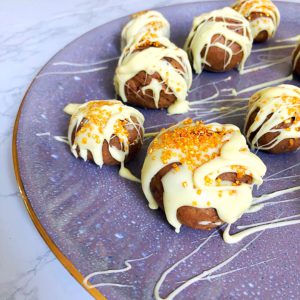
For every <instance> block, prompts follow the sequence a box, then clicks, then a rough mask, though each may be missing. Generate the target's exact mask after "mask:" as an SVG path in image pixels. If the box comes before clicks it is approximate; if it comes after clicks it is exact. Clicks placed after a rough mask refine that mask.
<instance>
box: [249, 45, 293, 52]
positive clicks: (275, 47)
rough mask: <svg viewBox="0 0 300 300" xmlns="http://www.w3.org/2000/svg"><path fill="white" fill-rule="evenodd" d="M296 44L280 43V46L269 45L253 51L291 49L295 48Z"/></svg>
mask: <svg viewBox="0 0 300 300" xmlns="http://www.w3.org/2000/svg"><path fill="white" fill-rule="evenodd" d="M294 46H295V45H280V46H268V47H265V48H259V49H254V50H252V53H258V52H265V51H273V50H281V49H289V48H294Z"/></svg>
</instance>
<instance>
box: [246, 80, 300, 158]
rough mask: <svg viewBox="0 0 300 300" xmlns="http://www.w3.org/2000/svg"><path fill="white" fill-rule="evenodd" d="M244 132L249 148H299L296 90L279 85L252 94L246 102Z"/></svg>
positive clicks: (299, 110)
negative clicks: (246, 110)
mask: <svg viewBox="0 0 300 300" xmlns="http://www.w3.org/2000/svg"><path fill="white" fill-rule="evenodd" d="M245 134H246V137H247V140H248V142H249V144H250V145H251V147H252V148H253V149H254V148H256V149H259V150H264V151H267V152H271V153H284V152H291V151H295V150H297V149H298V148H299V147H300V89H299V88H298V87H296V86H293V85H288V84H283V85H279V86H277V87H269V88H266V89H263V90H261V91H258V92H257V93H255V94H254V95H253V96H252V97H251V98H250V101H249V111H248V114H247V118H246V124H245Z"/></svg>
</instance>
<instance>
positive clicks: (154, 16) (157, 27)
mask: <svg viewBox="0 0 300 300" xmlns="http://www.w3.org/2000/svg"><path fill="white" fill-rule="evenodd" d="M146 32H149V33H154V34H156V35H157V36H161V37H166V38H169V37H170V24H169V22H168V21H167V20H166V19H165V17H164V16H163V15H162V14H161V13H160V12H158V11H155V10H148V11H141V12H139V13H136V14H134V15H132V19H131V20H130V21H129V22H128V23H127V24H126V25H125V27H124V28H123V30H122V35H121V48H122V49H123V48H125V47H126V45H127V44H128V43H129V42H130V40H131V39H132V38H134V37H135V36H136V35H137V34H140V33H146Z"/></svg>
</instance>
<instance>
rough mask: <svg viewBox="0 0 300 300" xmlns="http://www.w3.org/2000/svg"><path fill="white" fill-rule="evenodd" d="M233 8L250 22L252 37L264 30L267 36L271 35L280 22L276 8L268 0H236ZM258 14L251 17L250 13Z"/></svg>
mask: <svg viewBox="0 0 300 300" xmlns="http://www.w3.org/2000/svg"><path fill="white" fill-rule="evenodd" d="M232 7H233V9H235V10H236V11H238V12H239V13H240V14H242V15H243V16H244V17H245V18H246V19H247V20H248V21H249V23H250V27H251V31H252V35H253V38H254V39H255V38H256V37H257V35H258V34H259V33H260V32H262V31H266V32H267V33H268V38H270V37H273V36H274V34H275V32H276V30H277V28H278V26H279V23H280V13H279V10H278V8H277V7H276V6H275V5H274V4H273V2H272V1H270V0H238V1H237V2H236V3H235V4H233V6H232ZM254 13H256V14H259V15H258V16H257V17H255V18H253V16H251V14H254Z"/></svg>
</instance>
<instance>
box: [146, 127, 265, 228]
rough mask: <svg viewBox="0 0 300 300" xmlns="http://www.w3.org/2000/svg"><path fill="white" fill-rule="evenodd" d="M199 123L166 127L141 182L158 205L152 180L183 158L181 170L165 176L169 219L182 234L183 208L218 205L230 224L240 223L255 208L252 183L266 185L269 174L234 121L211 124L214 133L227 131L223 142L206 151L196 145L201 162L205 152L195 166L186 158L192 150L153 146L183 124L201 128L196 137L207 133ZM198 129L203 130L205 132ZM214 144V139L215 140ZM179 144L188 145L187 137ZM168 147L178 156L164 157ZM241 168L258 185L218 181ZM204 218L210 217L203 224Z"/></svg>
mask: <svg viewBox="0 0 300 300" xmlns="http://www.w3.org/2000/svg"><path fill="white" fill-rule="evenodd" d="M195 124H196V123H191V124H186V123H185V122H181V123H179V124H177V125H175V126H172V127H170V128H169V129H167V130H164V131H162V132H161V133H160V134H159V135H158V136H157V137H156V138H155V139H154V140H153V141H152V143H151V144H150V146H149V149H148V154H147V156H146V159H145V162H144V165H143V168H142V178H141V180H142V188H143V191H144V194H145V196H146V198H147V200H148V202H149V207H150V208H152V209H157V208H158V204H157V202H156V200H155V199H154V197H153V195H152V192H151V189H150V183H151V180H152V178H153V177H154V176H155V175H156V174H157V173H158V172H159V171H160V170H161V169H162V168H163V167H165V166H166V165H169V164H174V163H176V162H181V165H179V166H178V167H177V170H176V169H175V170H171V171H170V172H168V173H167V174H166V175H165V176H163V178H162V185H163V188H164V194H163V203H164V209H165V214H166V217H167V220H168V222H169V223H170V224H171V225H172V226H174V227H175V230H176V232H179V230H180V227H181V224H180V222H179V221H178V219H177V216H176V214H177V210H178V209H179V208H180V207H182V206H193V207H197V208H209V207H211V208H215V209H216V210H217V213H218V216H219V217H220V219H221V220H223V221H224V222H227V223H233V222H235V221H236V220H237V219H238V218H240V217H241V215H242V214H243V213H244V212H245V211H246V210H247V209H249V207H250V205H251V202H252V186H253V184H258V185H260V184H261V183H262V176H263V175H264V174H265V172H266V166H265V165H264V163H263V162H262V161H261V160H260V159H259V158H258V157H257V156H256V155H254V154H253V153H251V152H250V151H249V149H248V147H247V144H246V140H245V138H244V136H243V135H242V134H241V133H240V130H239V129H238V128H237V127H236V126H234V125H230V124H227V125H221V124H218V123H212V124H208V125H205V128H206V129H207V130H208V132H210V133H209V134H212V135H214V134H216V135H218V134H219V132H223V135H222V137H221V139H222V140H221V141H220V143H217V145H216V144H212V146H208V148H207V149H206V151H203V150H200V151H199V149H198V148H197V149H194V150H195V152H193V153H196V155H200V160H199V156H196V159H198V161H197V162H196V164H197V165H198V166H196V167H195V168H193V164H192V166H191V164H189V160H186V156H185V155H186V154H184V152H183V151H182V149H181V148H180V147H178V148H176V149H175V148H173V149H168V147H164V148H163V149H161V148H160V147H157V146H155V147H153V145H155V144H156V145H157V144H158V143H159V141H160V139H161V138H162V137H163V136H164V135H165V134H166V133H167V134H168V133H169V132H175V130H177V129H178V128H179V129H180V128H184V127H186V126H190V127H191V129H192V130H194V128H196V129H195V130H196V132H197V133H196V136H198V134H201V129H197V125H195ZM194 126H196V127H194ZM197 130H200V131H199V132H200V133H199V132H198V131H197ZM208 136H209V135H208ZM199 138H201V137H199ZM209 139H210V138H209ZM210 142H211V140H209V143H210ZM179 143H180V144H185V142H184V140H183V141H182V142H179ZM201 143H202V142H201ZM166 148H167V149H166ZM164 151H171V153H172V154H171V155H170V156H169V158H167V159H166V158H165V157H164V155H165V154H164V153H165V152H164ZM207 156H209V158H207ZM236 167H238V168H242V169H243V170H244V174H247V175H249V176H252V178H253V183H252V184H246V183H240V184H237V185H235V184H233V183H232V182H228V181H222V184H218V180H217V177H218V176H219V175H220V174H223V173H227V172H234V171H233V168H236ZM199 190H200V193H199ZM220 195H221V196H220ZM203 221H206V220H202V221H201V222H203ZM201 224H202V223H201Z"/></svg>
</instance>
